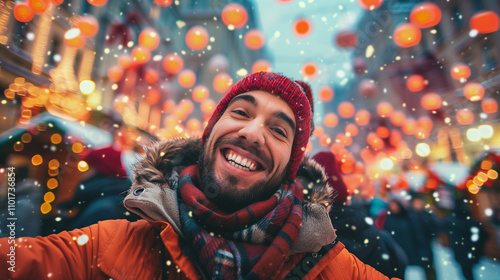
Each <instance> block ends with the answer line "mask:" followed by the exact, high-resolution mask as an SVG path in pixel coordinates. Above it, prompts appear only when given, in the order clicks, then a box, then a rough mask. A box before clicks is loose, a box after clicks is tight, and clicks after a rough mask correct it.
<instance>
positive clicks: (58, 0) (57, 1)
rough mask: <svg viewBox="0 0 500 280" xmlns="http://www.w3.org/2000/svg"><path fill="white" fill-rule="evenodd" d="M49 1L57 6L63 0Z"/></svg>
mask: <svg viewBox="0 0 500 280" xmlns="http://www.w3.org/2000/svg"><path fill="white" fill-rule="evenodd" d="M50 2H51V3H52V4H54V5H56V6H59V5H61V4H62V3H63V2H64V0H50Z"/></svg>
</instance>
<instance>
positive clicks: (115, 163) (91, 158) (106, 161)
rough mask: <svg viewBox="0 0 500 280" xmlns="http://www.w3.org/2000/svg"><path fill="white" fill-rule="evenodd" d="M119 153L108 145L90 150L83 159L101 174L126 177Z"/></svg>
mask: <svg viewBox="0 0 500 280" xmlns="http://www.w3.org/2000/svg"><path fill="white" fill-rule="evenodd" d="M121 154H122V152H121V151H118V150H116V149H115V148H113V147H111V146H108V147H104V148H100V149H95V150H92V151H90V152H89V153H88V154H87V156H85V161H86V162H87V164H88V165H89V166H90V167H93V168H95V169H96V170H97V172H99V173H101V174H102V175H105V176H108V177H117V176H118V177H126V176H127V171H125V167H123V164H122V160H121Z"/></svg>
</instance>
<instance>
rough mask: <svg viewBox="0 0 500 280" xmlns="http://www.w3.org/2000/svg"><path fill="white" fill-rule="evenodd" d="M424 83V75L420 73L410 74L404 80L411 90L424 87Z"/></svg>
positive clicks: (415, 90)
mask: <svg viewBox="0 0 500 280" xmlns="http://www.w3.org/2000/svg"><path fill="white" fill-rule="evenodd" d="M425 83H426V81H425V79H424V77H422V76H420V75H411V76H410V77H408V79H407V80H406V87H407V88H408V89H409V90H410V91H412V92H417V91H421V90H423V89H424V88H425Z"/></svg>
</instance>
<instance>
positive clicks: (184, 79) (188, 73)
mask: <svg viewBox="0 0 500 280" xmlns="http://www.w3.org/2000/svg"><path fill="white" fill-rule="evenodd" d="M177 82H178V83H179V85H180V86H181V87H184V88H190V87H192V86H194V84H195V83H196V74H195V73H194V72H193V70H190V69H186V70H182V71H181V72H180V73H179V75H178V76H177Z"/></svg>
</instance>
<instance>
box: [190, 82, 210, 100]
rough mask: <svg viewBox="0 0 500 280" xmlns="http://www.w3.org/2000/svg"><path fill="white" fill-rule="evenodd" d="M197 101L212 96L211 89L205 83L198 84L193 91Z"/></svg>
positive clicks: (192, 94)
mask: <svg viewBox="0 0 500 280" xmlns="http://www.w3.org/2000/svg"><path fill="white" fill-rule="evenodd" d="M191 96H192V97H193V100H194V101H195V102H198V103H201V102H203V101H204V100H206V99H207V98H208V97H209V96H210V91H209V90H208V88H207V87H206V86H204V85H199V86H196V87H195V88H194V89H193V92H192V93H191Z"/></svg>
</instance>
